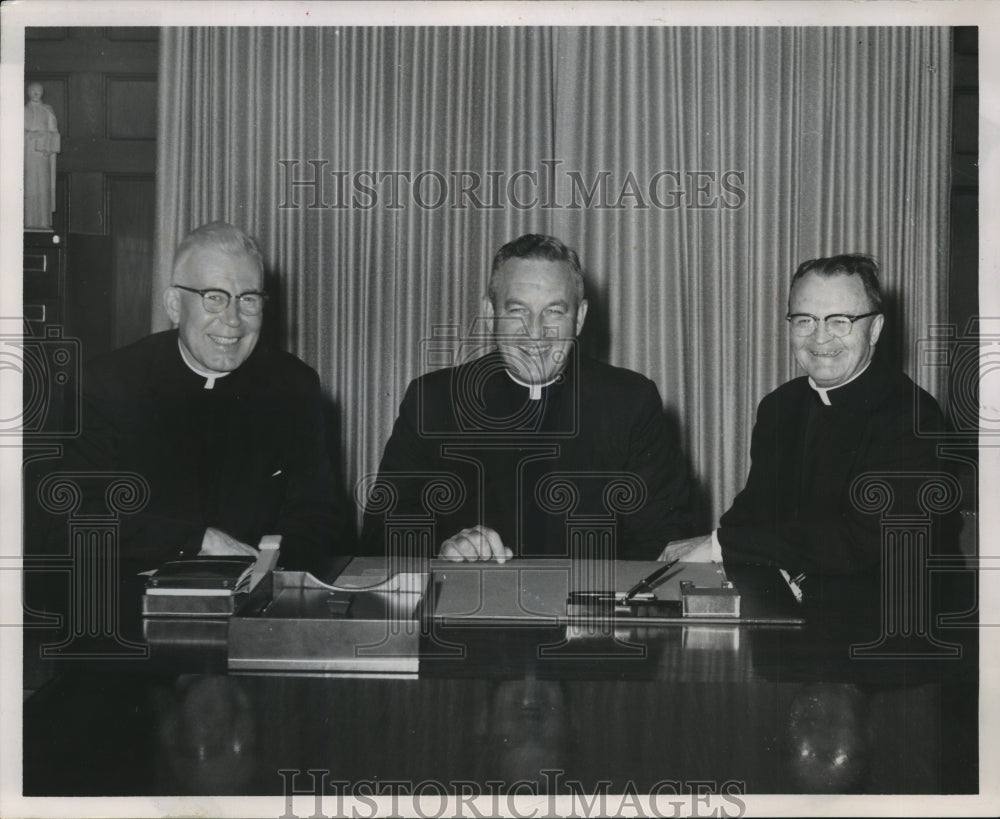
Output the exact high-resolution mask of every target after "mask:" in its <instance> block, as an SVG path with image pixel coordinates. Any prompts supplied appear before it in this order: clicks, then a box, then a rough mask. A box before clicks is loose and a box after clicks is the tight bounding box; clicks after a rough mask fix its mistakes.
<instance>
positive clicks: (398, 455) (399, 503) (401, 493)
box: [361, 381, 436, 555]
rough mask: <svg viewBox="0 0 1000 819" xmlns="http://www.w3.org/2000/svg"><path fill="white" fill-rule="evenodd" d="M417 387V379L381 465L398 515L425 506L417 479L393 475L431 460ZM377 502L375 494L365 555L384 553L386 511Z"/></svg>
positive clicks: (366, 523) (382, 480) (424, 465)
mask: <svg viewBox="0 0 1000 819" xmlns="http://www.w3.org/2000/svg"><path fill="white" fill-rule="evenodd" d="M418 389H419V387H418V382H417V381H413V382H411V383H410V385H409V386H408V387H407V389H406V394H405V395H404V396H403V401H402V403H401V404H400V406H399V414H398V415H397V417H396V421H395V423H394V424H393V427H392V434H391V435H390V436H389V440H388V442H387V443H386V445H385V450H384V451H383V453H382V460H381V462H380V463H379V468H378V476H379V477H378V480H379V482H380V483H385V488H386V489H387V490H388V491H389V492H390V493H392V494H393V495H394V496H395V497H394V501H393V503H392V513H393V514H395V515H405V514H420V512H421V510H422V506H421V503H420V494H419V486H418V482H417V481H408V480H403V479H399V478H398V477H393V473H397V474H398V473H407V472H410V473H416V472H418V471H419V470H421V469H427V465H428V463H430V460H429V457H430V455H429V453H428V452H427V445H426V443H425V441H424V439H423V438H422V436H421V435H420V433H419V431H418V425H419V419H418V417H417V416H418V413H417V406H418ZM375 495H378V496H380V495H381V491H380V490H376V491H375ZM376 503H377V500H375V499H374V498H373V499H372V502H370V503H368V504H367V506H366V508H365V515H364V523H363V525H362V532H361V552H362V553H363V554H366V555H383V554H385V515H386V513H385V512H384V511H375V507H374V505H375V504H376ZM435 545H436V544H435Z"/></svg>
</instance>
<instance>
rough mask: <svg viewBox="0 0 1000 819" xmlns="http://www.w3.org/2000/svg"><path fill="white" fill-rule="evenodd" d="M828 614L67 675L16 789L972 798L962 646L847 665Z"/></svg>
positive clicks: (972, 713) (545, 631)
mask: <svg viewBox="0 0 1000 819" xmlns="http://www.w3.org/2000/svg"><path fill="white" fill-rule="evenodd" d="M735 574H736V578H734V579H738V582H739V584H752V583H760V584H762V586H766V585H767V584H768V583H772V582H774V581H775V577H776V576H775V575H771V576H769V575H768V573H767V572H766V571H765V572H764V573H763V574H761V573H760V572H759V571H758V572H757V573H755V572H749V573H748V574H743V573H740V572H736V573H735ZM730 575H731V576H733V575H734V573H733V572H730ZM828 597H829V595H828ZM833 597H834V598H835V599H825V600H824V601H823V603H824V605H823V606H822V607H821V608H813V609H811V610H809V614H810V622H809V624H808V625H806V626H805V627H803V628H773V627H771V628H767V627H719V628H715V629H713V628H711V627H708V628H705V627H702V628H697V629H691V628H683V627H677V628H657V629H642V628H634V627H630V628H627V629H622V630H621V631H620V633H615V634H613V635H611V636H609V637H608V638H607V639H605V640H604V641H603V642H593V641H591V642H590V643H587V644H582V643H580V644H577V645H575V646H574V645H573V641H569V642H567V641H566V639H565V637H566V633H565V629H564V628H562V627H545V626H541V627H539V626H523V625H522V626H513V627H505V628H494V627H482V628H480V627H469V626H450V627H447V626H446V627H442V628H440V629H436V630H435V631H434V632H433V633H432V635H431V636H429V637H428V638H427V639H426V640H425V644H424V647H423V648H424V649H425V651H424V656H423V657H422V659H421V667H420V672H419V675H418V677H417V678H415V679H385V678H381V679H370V678H345V677H336V676H310V675H295V674H271V675H264V674H258V675H236V674H226V673H225V664H224V662H221V663H220V658H219V655H218V653H217V652H216V653H215V654H213V651H212V650H211V647H207V648H206V647H205V646H202V647H201V648H191V647H188V648H186V649H185V648H184V647H179V648H178V651H177V653H176V654H175V655H174V657H172V658H168V659H166V660H165V659H164V655H160V656H155V654H156V652H154V656H153V657H151V658H150V659H148V660H134V659H133V660H128V661H114V660H105V661H100V662H90V663H83V664H81V663H74V662H71V661H66V662H65V667H64V668H63V670H62V673H60V674H59V676H57V677H56V679H54V680H53V681H52V682H50V683H49V684H47V685H46V686H45V687H43V688H42V689H41V690H40V691H38V692H37V693H36V694H35V695H34V696H32V697H31V698H30V699H29V700H28V701H27V702H26V703H25V706H24V793H25V795H42V796H63V795H67V796H68V795H74V796H85V795H151V794H215V795H222V794H249V795H263V794H276V795H280V794H282V793H283V792H284V791H283V788H285V787H286V786H287V784H288V783H287V777H288V776H289V774H287V773H286V774H282V773H280V771H295V770H298V771H303V772H305V771H306V770H309V769H318V770H321V771H329V775H328V777H327V785H326V787H325V793H327V794H328V795H331V794H333V793H334V792H335V789H336V788H343V787H344V786H342V785H338V786H334V785H333V784H331V783H337V782H342V783H353V784H354V785H357V784H358V783H363V782H371V781H372V780H375V779H376V778H377V779H378V780H379V781H380V782H382V783H385V782H387V781H389V780H397V781H400V782H404V783H411V787H412V784H415V783H421V782H426V781H431V782H433V783H440V785H441V786H442V787H443V788H444V789H445V790H450V791H455V790H458V789H460V788H461V787H464V786H462V785H461V784H460V783H462V782H468V783H478V785H477V787H481V788H484V789H485V788H486V787H487V783H488V782H491V781H493V782H494V783H496V782H499V781H503V782H505V783H507V787H511V786H512V785H513V784H514V783H517V782H521V781H524V782H530V783H534V784H533V785H531V786H525V785H519V786H518V787H521V788H522V793H525V792H527V791H525V790H524V788H525V787H532V788H534V789H535V790H537V791H538V792H558V793H567V792H573V791H574V790H578V791H579V792H581V793H591V792H593V791H595V790H597V789H600V788H601V787H602V783H604V782H608V783H610V785H609V786H608V787H609V788H610V792H611V793H621V792H622V791H623V790H625V789H627V788H629V787H632V788H634V789H636V790H637V791H638V792H640V793H643V792H648V791H650V790H655V789H657V788H659V789H661V790H663V789H667V790H665V791H664V792H669V788H670V787H673V785H672V784H670V783H674V784H677V786H678V787H679V788H680V789H681V790H683V789H684V788H690V787H691V786H692V783H697V782H708V783H712V785H711V788H714V789H715V790H720V789H723V788H724V787H728V788H730V789H731V790H734V792H738V791H739V790H743V791H745V792H748V793H796V792H830V791H833V792H862V793H968V792H975V791H976V789H977V783H978V724H977V723H978V664H977V660H976V655H975V645H976V640H975V637H976V635H975V632H974V630H973V629H965V630H953V631H951V632H949V633H948V635H947V637H948V639H949V640H956V641H959V642H960V643H961V644H962V648H963V653H962V656H961V657H960V658H955V659H940V658H939V659H929V658H928V659H919V658H916V659H912V658H911V659H908V660H900V659H891V658H885V659H879V658H872V657H869V658H866V659H863V660H860V659H853V660H852V659H851V657H850V656H849V646H850V645H851V644H852V643H853V644H857V643H858V642H859V641H860V642H870V641H871V640H872V638H873V634H874V635H875V636H877V631H878V624H877V618H874V619H873V618H868V617H866V616H863V614H862V613H863V611H864V607H863V606H861V605H860V604H859V598H858V596H857V595H856V594H855V595H854V596H853V599H849V595H848V593H847V591H846V589H841V590H840V592H839V593H838V594H836V595H833ZM123 605H125V603H124V601H123ZM838 606H839V608H838ZM845 612H851V613H852V614H851V616H848V615H847V614H845ZM546 647H548V649H546ZM553 647H555V648H554V649H553ZM581 648H582V649H585V650H582V651H581V650H578V649H581ZM573 649H577V650H573ZM213 657H214V659H213ZM223 659H224V658H223ZM187 672H193V673H187ZM546 771H549V773H545V772H546ZM557 771H558V773H556V772H557ZM577 783H579V784H577ZM664 783H667V784H666V785H665V784H664ZM727 783H728V785H727ZM308 785H309V782H308V777H307V778H306V779H302V778H301V777H300V778H299V779H298V780H296V783H295V787H296V788H298V789H302V788H306V787H308ZM347 787H348V788H349V787H351V786H347ZM387 787H396V788H397V789H398V788H400V787H403V788H404V790H405V786H399V785H396V786H387ZM427 787H430V786H427ZM492 787H494V788H496V787H498V786H497V785H495V784H494V786H492ZM427 792H428V793H430V794H432V795H433V794H434V793H435V792H436V791H434V790H429V791H427ZM331 799H332V796H331ZM664 809H665V810H669V807H668V806H664ZM332 812H333V806H332V802H331V807H330V809H329V810H327V813H328V814H329V813H332Z"/></svg>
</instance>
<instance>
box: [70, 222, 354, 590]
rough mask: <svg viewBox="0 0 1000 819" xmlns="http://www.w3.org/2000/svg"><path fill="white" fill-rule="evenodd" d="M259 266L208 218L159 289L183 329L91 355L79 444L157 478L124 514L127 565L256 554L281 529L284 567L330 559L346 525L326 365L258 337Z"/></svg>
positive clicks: (235, 232)
mask: <svg viewBox="0 0 1000 819" xmlns="http://www.w3.org/2000/svg"><path fill="white" fill-rule="evenodd" d="M263 267H264V266H263V261H262V257H261V252H260V249H259V248H258V246H257V243H256V241H254V239H253V238H251V237H250V236H248V235H247V234H246V233H244V232H243V231H242V230H240V229H239V228H236V227H234V226H233V225H230V224H227V223H224V222H213V223H211V224H207V225H203V226H202V227H199V228H198V229H196V230H194V231H193V232H192V233H190V234H189V235H188V236H187V237H185V238H184V240H183V241H182V242H181V243H180V245H179V246H178V248H177V251H176V253H175V255H174V265H173V275H172V278H171V282H170V285H169V286H168V287H167V288H166V290H165V292H164V294H163V304H164V306H165V308H166V312H167V315H168V316H169V318H170V320H171V322H172V323H173V324H174V325H175V329H173V330H168V331H166V332H162V333H156V334H154V335H151V336H148V337H146V338H144V339H141V340H140V341H138V342H136V343H135V344H132V345H130V346H128V347H125V348H123V349H121V350H117V351H115V352H113V353H111V354H110V355H107V356H104V357H103V358H99V359H97V360H95V361H93V362H91V363H90V364H89V365H87V366H86V367H85V369H84V372H83V379H82V383H83V399H84V401H83V405H82V412H83V434H82V435H81V438H80V441H79V442H78V446H76V447H75V450H76V451H75V452H74V453H73V457H75V458H78V459H80V460H81V461H82V465H83V466H85V467H87V468H89V469H91V470H94V469H97V470H113V471H129V472H134V473H137V474H139V475H141V476H142V477H143V478H144V479H145V481H146V482H147V483H148V485H149V501H148V503H147V505H146V507H145V508H144V509H143V510H141V511H139V512H137V513H136V514H134V515H126V516H124V517H123V518H122V524H121V535H120V541H121V557H122V561H123V566H124V565H126V564H128V563H134V564H136V567H137V568H145V569H150V568H154V567H155V566H157V565H159V564H161V563H163V562H164V561H166V560H169V559H174V558H177V557H182V556H185V557H186V556H194V555H196V554H203V555H206V554H207V555H226V554H246V555H254V554H256V549H255V546H256V545H257V544H258V543H259V541H260V538H261V537H262V536H263V535H267V534H276V535H281V537H282V541H281V563H282V564H283V565H284V566H285V567H286V568H294V569H307V570H311V571H314V572H318V573H322V572H323V570H324V568H325V566H326V564H327V561H328V559H329V558H330V556H331V555H332V553H333V551H334V549H335V548H336V546H337V544H335V542H334V541H335V539H336V537H337V536H338V535H340V534H342V530H346V527H345V526H344V525H343V521H342V520H341V518H342V517H343V516H342V515H338V513H337V512H335V511H334V506H333V502H334V501H333V499H334V486H333V480H332V474H333V473H332V465H331V464H330V462H329V456H328V450H327V446H326V435H325V430H324V422H323V410H322V399H321V393H320V384H319V377H318V376H317V374H316V372H315V371H314V370H313V369H312V368H310V367H308V366H307V365H306V364H304V363H303V362H302V361H300V360H299V359H297V358H296V357H295V356H293V355H290V354H288V353H285V352H282V351H279V350H276V349H274V348H272V347H269V346H268V345H267V344H265V343H259V336H260V331H261V326H262V324H263V320H264V311H265V305H266V302H267V294H266V293H265V292H264V273H263Z"/></svg>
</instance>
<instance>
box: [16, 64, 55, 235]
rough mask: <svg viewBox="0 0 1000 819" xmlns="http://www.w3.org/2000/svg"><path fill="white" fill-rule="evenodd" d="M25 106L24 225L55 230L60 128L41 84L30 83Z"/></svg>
mask: <svg viewBox="0 0 1000 819" xmlns="http://www.w3.org/2000/svg"><path fill="white" fill-rule="evenodd" d="M27 90H28V101H27V103H25V105H24V226H25V228H28V229H34V230H52V211H54V210H55V209H56V154H57V153H59V148H60V145H59V128H58V123H57V122H56V114H55V111H53V110H52V106H51V105H47V104H46V103H44V102H42V94H43V93H45V89H44V88H43V87H42V84H41V83H38V82H32V83H28V89H27Z"/></svg>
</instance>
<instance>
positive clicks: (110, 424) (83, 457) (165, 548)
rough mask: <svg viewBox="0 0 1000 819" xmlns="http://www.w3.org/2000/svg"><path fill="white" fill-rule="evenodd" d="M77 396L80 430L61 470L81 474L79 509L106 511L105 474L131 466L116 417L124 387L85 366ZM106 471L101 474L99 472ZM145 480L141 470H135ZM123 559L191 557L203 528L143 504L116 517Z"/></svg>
mask: <svg viewBox="0 0 1000 819" xmlns="http://www.w3.org/2000/svg"><path fill="white" fill-rule="evenodd" d="M83 376H84V378H83V392H82V395H81V402H80V412H81V433H80V436H79V437H78V438H76V439H74V440H73V441H71V442H70V443H69V444H68V445H67V447H66V454H65V457H64V459H63V461H62V463H61V464H60V469H62V470H64V471H69V472H74V473H78V474H79V473H83V474H84V475H89V476H90V477H83V478H80V479H79V480H80V483H81V487H82V501H81V509H80V511H81V512H82V513H83V514H88V513H90V514H97V515H105V514H107V509H106V506H105V498H104V488H105V484H106V482H107V481H106V477H107V476H110V475H112V474H115V473H120V472H123V471H124V472H131V471H133V470H132V468H131V464H130V459H129V457H128V454H129V453H128V452H126V451H125V447H126V446H127V444H125V443H124V442H123V439H122V435H121V430H120V427H121V417H122V415H123V413H127V412H129V411H130V409H129V408H128V407H127V406H126V405H125V403H124V402H127V401H128V400H129V397H128V393H129V390H128V386H127V385H125V384H123V383H122V380H121V378H120V377H119V376H118V374H117V373H116V372H115V371H113V370H104V369H99V368H91V369H84V373H83ZM102 475H103V476H105V477H102ZM139 477H140V479H142V480H145V481H147V486H148V478H147V476H146V475H139ZM118 521H119V528H118V537H119V543H120V544H121V547H122V559H123V560H126V561H129V562H133V561H134V562H137V563H142V564H143V565H145V564H148V566H146V568H153V567H154V566H156V565H158V564H159V563H162V562H163V561H165V560H169V559H173V558H178V557H193V556H194V555H195V554H197V552H198V549H199V548H200V546H201V539H202V536H203V535H204V531H205V528H204V526H203V525H200V524H199V523H198V522H197V521H195V520H193V519H192V518H191V516H190V515H187V514H185V513H184V511H182V510H178V513H177V514H168V513H167V512H166V511H165V510H164V509H163V508H162V507H161V506H157V505H155V504H150V505H147V506H146V507H145V508H143V509H141V510H139V511H138V512H135V513H132V514H125V515H121V516H120V517H119V518H118Z"/></svg>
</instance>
